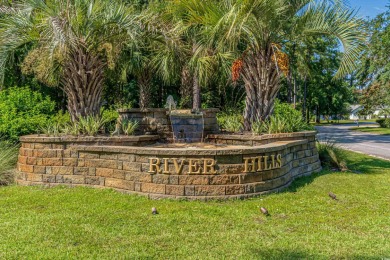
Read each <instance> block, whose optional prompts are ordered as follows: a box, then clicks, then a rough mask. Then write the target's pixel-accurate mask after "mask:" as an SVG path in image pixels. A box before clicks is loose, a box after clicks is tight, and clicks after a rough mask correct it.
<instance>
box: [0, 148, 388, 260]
mask: <svg viewBox="0 0 390 260" xmlns="http://www.w3.org/2000/svg"><path fill="white" fill-rule="evenodd" d="M346 154H347V162H348V164H349V168H350V169H352V170H354V171H355V172H358V173H359V174H356V173H351V172H345V173H339V172H330V171H323V172H321V173H319V174H314V175H312V176H310V177H304V178H300V179H298V180H297V181H295V182H294V183H293V185H292V186H291V187H290V188H289V189H288V190H287V191H285V192H282V193H279V194H272V195H268V196H262V197H259V198H255V199H250V200H243V201H239V200H237V201H225V202H218V201H213V202H190V201H172V200H161V201H153V200H148V199H146V198H143V197H139V196H132V195H125V194H121V193H118V192H115V191H113V190H95V189H90V188H64V187H57V188H51V189H46V188H40V187H20V186H10V187H2V188H0V218H1V222H0V241H1V243H0V259H296V258H300V259H307V258H311V259H329V258H331V259H339V258H351V259H352V258H353V259H360V258H367V259H368V258H370V259H382V258H389V257H390V243H389V237H390V211H389V209H390V200H389V198H390V188H389V187H390V185H389V184H390V162H388V161H383V160H379V159H375V158H372V157H368V156H364V155H361V154H356V153H352V152H346ZM330 191H331V192H333V193H335V194H336V195H337V197H338V199H339V200H333V199H331V198H330V197H329V196H328V193H329V192H330ZM152 207H156V208H157V209H158V211H159V214H158V215H152V214H151V208H152ZM259 207H266V208H267V209H268V210H269V212H270V216H268V217H267V216H264V215H262V214H261V213H260V211H259Z"/></svg>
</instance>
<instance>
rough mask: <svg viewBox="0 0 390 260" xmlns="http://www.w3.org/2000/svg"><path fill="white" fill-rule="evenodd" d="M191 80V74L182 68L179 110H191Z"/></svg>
mask: <svg viewBox="0 0 390 260" xmlns="http://www.w3.org/2000/svg"><path fill="white" fill-rule="evenodd" d="M192 80H193V78H192V77H191V72H190V70H189V68H188V67H184V68H183V69H182V71H181V84H180V90H179V92H180V106H181V108H191V104H192V93H191V92H192Z"/></svg>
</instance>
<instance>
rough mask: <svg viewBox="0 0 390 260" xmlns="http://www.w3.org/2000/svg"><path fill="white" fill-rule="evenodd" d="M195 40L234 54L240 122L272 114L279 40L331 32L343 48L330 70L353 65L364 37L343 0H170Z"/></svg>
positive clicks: (280, 60)
mask: <svg viewBox="0 0 390 260" xmlns="http://www.w3.org/2000/svg"><path fill="white" fill-rule="evenodd" d="M174 3H175V5H176V7H175V8H176V9H177V10H180V11H181V13H182V20H183V21H185V22H186V23H185V24H186V25H187V27H190V28H196V30H197V35H198V36H200V38H198V42H200V43H202V45H207V46H209V48H210V49H212V50H218V52H220V53H233V54H234V55H235V57H236V60H235V62H234V63H233V66H232V69H233V73H232V74H233V78H234V80H238V78H239V77H241V78H242V80H243V82H244V84H245V91H246V106H245V111H244V125H245V129H246V130H250V129H251V124H252V122H254V121H257V120H266V119H267V118H268V117H269V115H270V114H272V111H273V107H274V100H275V98H276V95H277V94H278V92H279V89H280V84H279V83H280V80H281V78H282V77H283V75H284V74H287V73H288V69H289V67H288V65H289V62H288V56H287V55H286V54H285V52H284V45H285V44H286V43H287V42H289V43H295V44H297V45H300V44H302V43H303V42H304V41H305V39H306V37H307V36H310V35H326V36H328V37H336V38H337V39H338V40H339V41H340V42H341V44H342V45H343V48H344V55H343V60H342V62H341V65H340V68H339V71H338V72H337V74H336V75H335V76H336V77H341V76H343V75H345V74H346V73H347V72H348V71H350V70H351V69H352V68H354V61H355V60H356V59H357V57H358V55H359V53H360V51H361V49H362V46H363V44H362V43H363V42H364V34H363V33H362V32H361V30H360V29H359V28H360V24H361V22H360V21H359V20H358V19H356V18H355V15H354V14H355V12H354V11H353V10H349V9H348V8H347V7H346V6H345V5H344V4H343V3H342V1H341V0H340V1H326V0H324V1H314V0H205V1H198V0H180V1H174Z"/></svg>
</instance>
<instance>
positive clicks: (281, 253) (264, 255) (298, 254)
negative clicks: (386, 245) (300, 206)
mask: <svg viewBox="0 0 390 260" xmlns="http://www.w3.org/2000/svg"><path fill="white" fill-rule="evenodd" d="M251 251H252V254H253V258H254V259H278V260H281V259H340V258H350V259H381V257H379V256H362V255H350V256H331V255H320V254H311V253H309V252H304V251H301V250H291V249H283V248H277V249H276V248H267V249H265V248H252V249H251Z"/></svg>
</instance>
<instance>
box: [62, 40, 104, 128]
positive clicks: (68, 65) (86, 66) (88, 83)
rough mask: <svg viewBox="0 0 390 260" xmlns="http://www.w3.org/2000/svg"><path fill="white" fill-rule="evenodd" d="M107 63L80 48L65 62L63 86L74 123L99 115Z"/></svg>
mask: <svg viewBox="0 0 390 260" xmlns="http://www.w3.org/2000/svg"><path fill="white" fill-rule="evenodd" d="M105 65H106V64H105V62H103V61H102V59H101V58H100V57H99V56H98V55H94V54H92V53H90V52H88V51H87V50H86V48H85V47H79V48H77V49H75V50H73V51H72V52H71V53H70V55H69V58H68V60H67V61H66V62H65V66H64V70H63V77H62V79H61V86H62V88H63V90H64V92H65V94H66V96H67V101H68V104H67V108H68V110H69V113H70V115H71V119H72V120H73V121H78V119H79V118H80V117H85V116H87V115H99V113H100V106H101V100H102V93H103V87H104V85H103V83H104V67H105Z"/></svg>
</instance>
